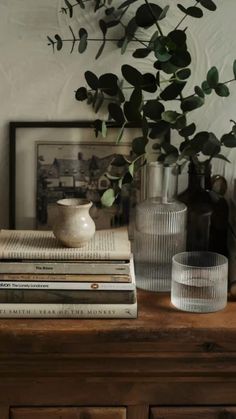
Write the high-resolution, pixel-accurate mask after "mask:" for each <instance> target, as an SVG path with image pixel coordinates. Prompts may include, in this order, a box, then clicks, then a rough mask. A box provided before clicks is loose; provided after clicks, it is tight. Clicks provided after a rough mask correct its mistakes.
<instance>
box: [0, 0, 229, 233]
mask: <svg viewBox="0 0 236 419" xmlns="http://www.w3.org/2000/svg"><path fill="white" fill-rule="evenodd" d="M215 2H216V4H217V5H218V10H217V11H216V12H208V11H206V12H205V17H204V18H202V19H200V20H198V19H192V18H187V19H186V21H185V24H184V27H185V26H188V31H189V36H190V49H191V51H192V56H193V63H192V71H193V74H192V83H193V86H194V85H195V84H198V83H200V82H201V81H202V80H204V78H205V75H206V72H207V70H208V69H209V68H210V67H211V66H213V65H216V66H217V67H218V68H219V70H220V72H221V74H222V77H221V78H222V80H228V79H231V78H232V74H233V73H232V62H233V60H234V59H235V58H236V27H235V16H236V1H235V0H224V1H220V0H215ZM167 3H168V2H167V1H166V0H158V4H160V5H165V4H167ZM176 3H177V2H175V1H174V0H169V4H171V11H170V12H169V17H168V24H169V25H171V24H172V23H176V22H178V21H179V20H180V18H181V16H182V15H181V12H179V11H178V10H177V7H176ZM181 3H182V4H184V5H192V3H193V2H192V1H191V0H183V1H182V2H181ZM62 5H63V2H62V1H61V0H40V2H38V1H36V0H0V57H1V58H0V99H1V105H0V197H1V199H0V227H1V228H2V227H7V226H8V183H9V176H8V167H9V159H8V123H9V121H21V120H25V121H26V120H27V121H31V120H45V121H46V120H76V119H94V114H93V112H92V111H91V110H90V108H89V107H88V106H87V105H86V104H85V103H82V102H77V101H76V100H75V99H74V91H75V90H76V89H77V88H78V87H79V86H81V85H84V78H83V73H84V71H85V70H87V69H90V70H91V71H94V72H95V73H96V74H97V75H99V74H102V73H103V72H107V71H112V72H116V73H117V75H120V65H121V64H122V63H125V62H127V54H126V55H125V56H121V55H120V53H119V52H118V51H117V49H116V48H114V45H113V44H112V43H110V44H109V45H108V46H106V49H105V53H104V54H103V55H102V56H101V57H100V58H99V60H96V61H95V59H94V57H95V54H96V51H97V48H98V45H97V44H95V43H94V44H91V45H90V46H89V48H88V49H87V51H86V53H84V54H81V55H80V54H78V52H77V50H75V52H74V53H73V54H70V53H69V49H70V46H69V43H68V45H66V47H65V48H64V49H63V50H62V51H60V52H56V53H55V54H53V53H52V49H51V47H49V46H47V39H46V36H47V35H50V36H53V35H54V34H56V33H59V34H61V35H63V36H65V37H67V38H68V37H69V35H70V33H69V30H68V24H71V25H72V27H73V28H74V29H75V30H76V28H78V27H81V26H85V27H86V28H87V30H88V31H89V33H90V34H91V35H92V36H93V37H96V34H98V33H99V34H100V32H99V31H98V29H97V21H96V20H95V19H94V15H93V13H89V12H87V13H86V14H84V13H82V12H81V13H76V17H75V19H74V20H72V21H69V20H68V17H66V16H65V15H62V14H61V13H60V8H61V6H62ZM78 9H79V8H78ZM133 47H134V46H132V45H130V46H129V48H128V50H131V49H133ZM130 63H131V64H133V65H135V66H137V67H140V69H142V70H151V68H152V65H151V59H150V58H146V59H145V60H135V59H132V58H131V60H130ZM99 116H102V114H100V115H99ZM192 116H193V119H194V120H195V122H196V123H197V126H198V129H199V130H212V131H213V132H214V133H215V134H216V135H219V136H221V135H222V134H223V133H225V132H228V131H229V130H230V122H229V120H230V119H235V120H236V83H235V84H232V85H231V96H230V97H229V98H226V99H225V98H223V99H222V98H219V97H218V96H216V95H215V94H213V95H212V96H211V97H209V98H207V105H206V106H204V107H202V108H201V109H198V110H196V111H194V113H193V114H192ZM225 152H226V153H228V154H229V155H230V159H231V160H232V161H234V154H235V152H234V151H232V150H229V149H227V150H225ZM235 160H236V158H235ZM215 167H216V170H217V171H222V172H225V173H226V175H227V178H228V180H229V181H230V182H231V181H232V178H233V176H234V165H233V164H231V165H230V164H228V165H227V167H224V165H223V164H222V163H221V162H217V163H215ZM235 171H236V170H235Z"/></svg>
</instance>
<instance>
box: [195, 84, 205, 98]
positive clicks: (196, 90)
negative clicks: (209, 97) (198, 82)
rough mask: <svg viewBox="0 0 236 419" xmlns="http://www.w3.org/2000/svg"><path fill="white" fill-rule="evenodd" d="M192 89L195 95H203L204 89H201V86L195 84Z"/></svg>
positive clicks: (202, 96)
mask: <svg viewBox="0 0 236 419" xmlns="http://www.w3.org/2000/svg"><path fill="white" fill-rule="evenodd" d="M194 91H195V93H196V95H198V96H199V97H201V98H204V97H205V94H204V91H203V90H202V89H201V87H199V86H195V87H194Z"/></svg>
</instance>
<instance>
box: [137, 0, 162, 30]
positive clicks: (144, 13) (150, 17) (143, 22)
mask: <svg viewBox="0 0 236 419" xmlns="http://www.w3.org/2000/svg"><path fill="white" fill-rule="evenodd" d="M162 13H163V9H162V8H161V7H160V6H158V5H157V4H154V3H149V4H148V5H147V4H143V5H142V6H140V7H139V8H138V9H137V11H136V14H135V20H136V23H137V25H138V26H140V27H142V28H148V27H150V26H152V25H154V23H156V21H157V20H159V18H160V16H161V15H162Z"/></svg>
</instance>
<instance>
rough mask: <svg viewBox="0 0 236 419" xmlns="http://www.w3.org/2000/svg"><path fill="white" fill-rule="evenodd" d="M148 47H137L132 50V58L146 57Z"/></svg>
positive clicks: (148, 52) (148, 50)
mask: <svg viewBox="0 0 236 419" xmlns="http://www.w3.org/2000/svg"><path fill="white" fill-rule="evenodd" d="M150 52H151V50H150V49H149V48H138V49H136V50H135V51H134V52H133V57H134V58H146V57H147V56H148V55H149V54H150Z"/></svg>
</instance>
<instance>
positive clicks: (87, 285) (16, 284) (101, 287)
mask: <svg viewBox="0 0 236 419" xmlns="http://www.w3.org/2000/svg"><path fill="white" fill-rule="evenodd" d="M10 289H22V290H24V289H26V290H28V289H31V290H69V291H72V290H81V291H90V292H94V291H134V290H135V284H134V283H126V282H125V283H123V282H117V283H116V282H98V278H97V275H94V282H50V281H42V282H41V281H17V280H16V281H0V292H1V290H10Z"/></svg>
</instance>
